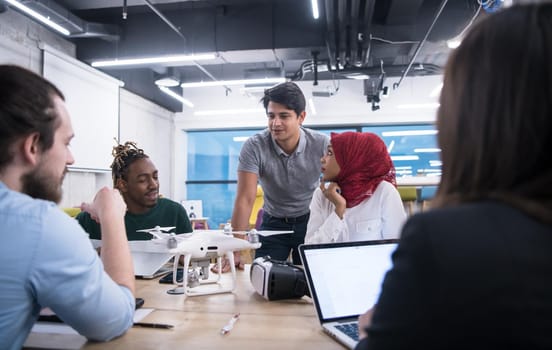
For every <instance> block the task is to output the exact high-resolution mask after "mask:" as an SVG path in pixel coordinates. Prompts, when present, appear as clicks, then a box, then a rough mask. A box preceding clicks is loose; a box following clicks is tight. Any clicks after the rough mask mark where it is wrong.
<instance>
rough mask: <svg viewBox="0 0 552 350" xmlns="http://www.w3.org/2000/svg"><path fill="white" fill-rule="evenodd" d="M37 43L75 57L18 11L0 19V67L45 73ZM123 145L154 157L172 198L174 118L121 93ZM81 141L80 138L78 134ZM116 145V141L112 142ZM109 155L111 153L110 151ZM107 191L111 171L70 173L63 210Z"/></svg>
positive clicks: (64, 44)
mask: <svg viewBox="0 0 552 350" xmlns="http://www.w3.org/2000/svg"><path fill="white" fill-rule="evenodd" d="M39 43H46V44H48V45H49V46H51V47H53V48H55V49H57V50H59V51H61V52H63V53H65V54H67V55H69V56H72V57H75V46H74V44H72V43H71V42H69V41H67V40H65V39H64V38H62V37H61V36H58V35H57V34H54V33H53V32H51V31H50V30H48V29H46V28H44V27H43V26H41V25H38V24H36V23H35V22H33V21H31V20H29V19H28V18H27V17H25V16H23V15H21V14H19V13H18V12H16V11H13V10H8V11H6V12H4V13H1V14H0V64H6V63H10V64H17V65H20V66H23V67H26V68H29V69H31V70H33V71H35V72H37V73H41V71H42V53H41V50H40V49H39ZM120 97H121V98H120V116H119V121H120V140H121V141H122V142H124V141H128V140H131V141H136V142H137V143H138V146H139V147H140V148H143V149H144V151H145V152H146V153H147V154H148V155H149V156H150V157H151V158H152V160H153V161H154V163H155V165H156V166H157V168H158V170H159V174H160V182H161V188H160V193H162V194H163V195H164V196H166V197H169V198H172V197H173V186H172V184H173V183H174V179H173V162H174V156H173V143H174V141H173V139H174V136H173V134H174V126H173V124H174V123H173V118H174V116H173V113H172V112H170V111H168V110H165V109H164V108H161V107H159V106H157V105H155V104H153V103H151V102H149V101H147V100H145V99H143V98H141V97H139V96H137V95H135V94H132V93H130V92H128V91H126V90H124V89H121V96H120ZM75 137H76V138H77V137H78V135H75ZM113 145H115V141H114V142H113ZM105 152H106V153H111V149H106V150H105ZM103 186H112V181H111V173H109V172H103V173H102V172H74V171H71V172H69V173H68V174H67V175H66V177H65V181H64V183H63V192H64V194H63V199H62V201H61V203H60V205H61V206H75V205H79V204H80V203H81V202H83V201H90V200H92V199H93V196H94V194H95V193H96V192H97V190H98V189H100V188H101V187H103Z"/></svg>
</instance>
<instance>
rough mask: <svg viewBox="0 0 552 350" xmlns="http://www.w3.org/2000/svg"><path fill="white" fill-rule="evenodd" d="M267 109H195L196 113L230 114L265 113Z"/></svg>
mask: <svg viewBox="0 0 552 350" xmlns="http://www.w3.org/2000/svg"><path fill="white" fill-rule="evenodd" d="M265 113H266V112H265V110H264V109H262V108H250V109H243V108H242V109H212V110H205V111H195V112H194V115H229V114H263V115H264V114H265Z"/></svg>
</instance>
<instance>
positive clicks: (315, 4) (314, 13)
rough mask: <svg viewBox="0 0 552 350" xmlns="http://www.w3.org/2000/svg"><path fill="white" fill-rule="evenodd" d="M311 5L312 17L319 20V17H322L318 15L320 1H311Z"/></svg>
mask: <svg viewBox="0 0 552 350" xmlns="http://www.w3.org/2000/svg"><path fill="white" fill-rule="evenodd" d="M311 4H312V17H314V19H318V17H319V16H320V14H319V13H318V0H311Z"/></svg>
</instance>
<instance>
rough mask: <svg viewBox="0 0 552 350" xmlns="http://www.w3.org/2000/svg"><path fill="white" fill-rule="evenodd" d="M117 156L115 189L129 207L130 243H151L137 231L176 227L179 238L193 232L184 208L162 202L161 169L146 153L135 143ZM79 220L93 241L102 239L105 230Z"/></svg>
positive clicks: (116, 150)
mask: <svg viewBox="0 0 552 350" xmlns="http://www.w3.org/2000/svg"><path fill="white" fill-rule="evenodd" d="M113 156H114V160H113V163H112V164H111V173H112V176H113V187H115V188H116V189H118V190H119V191H120V192H121V195H122V196H123V198H124V200H125V203H126V205H127V213H126V215H125V226H126V233H127V237H128V240H129V241H137V240H149V239H151V238H152V235H150V234H149V233H147V232H136V231H137V230H143V229H149V228H153V227H155V226H161V227H167V226H175V227H176V228H175V229H174V230H173V231H172V232H175V233H177V234H179V233H187V232H192V225H191V224H190V220H189V219H188V215H187V214H186V210H185V209H184V207H183V206H182V205H180V204H179V203H176V202H174V201H172V200H170V199H166V198H159V178H158V171H157V168H156V167H155V165H154V164H153V162H152V161H151V159H150V158H149V157H148V156H147V155H146V154H145V153H144V151H143V150H142V149H139V148H138V147H137V146H136V144H135V143H133V142H126V143H125V144H124V145H118V146H116V147H114V148H113ZM77 220H78V222H79V224H80V225H81V226H82V227H83V228H84V230H85V231H86V232H88V234H89V235H90V238H91V239H101V227H100V225H99V224H98V223H97V222H96V221H95V220H94V218H92V217H91V216H90V214H88V213H86V212H81V213H80V214H79V215H77Z"/></svg>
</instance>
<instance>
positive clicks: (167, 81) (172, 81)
mask: <svg viewBox="0 0 552 350" xmlns="http://www.w3.org/2000/svg"><path fill="white" fill-rule="evenodd" d="M155 85H157V86H165V87H175V86H178V85H180V80H178V79H176V78H175V77H163V78H159V79H157V80H156V81H155Z"/></svg>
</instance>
